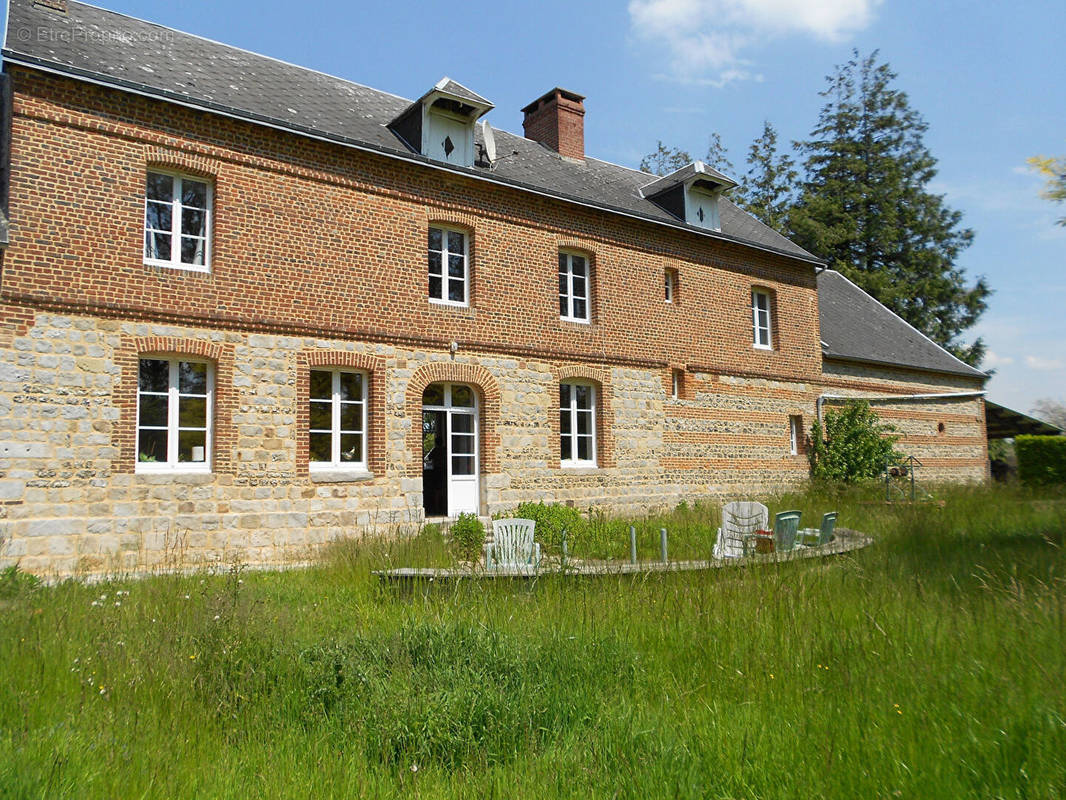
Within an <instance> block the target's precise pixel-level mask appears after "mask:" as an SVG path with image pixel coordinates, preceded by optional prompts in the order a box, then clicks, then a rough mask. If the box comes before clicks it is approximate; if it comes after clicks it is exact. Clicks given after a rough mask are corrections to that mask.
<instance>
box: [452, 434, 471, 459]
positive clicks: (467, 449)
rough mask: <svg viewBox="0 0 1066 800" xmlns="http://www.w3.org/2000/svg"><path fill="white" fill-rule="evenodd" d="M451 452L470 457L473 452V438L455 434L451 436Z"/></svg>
mask: <svg viewBox="0 0 1066 800" xmlns="http://www.w3.org/2000/svg"><path fill="white" fill-rule="evenodd" d="M452 452H453V453H458V454H459V455H464V456H468V455H472V454H473V452H474V437H473V436H463V435H461V434H455V435H453V436H452Z"/></svg>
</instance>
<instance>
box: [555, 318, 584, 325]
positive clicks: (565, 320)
mask: <svg viewBox="0 0 1066 800" xmlns="http://www.w3.org/2000/svg"><path fill="white" fill-rule="evenodd" d="M559 321H560V322H571V323H573V324H575V325H591V324H592V320H588V319H578V318H577V317H559Z"/></svg>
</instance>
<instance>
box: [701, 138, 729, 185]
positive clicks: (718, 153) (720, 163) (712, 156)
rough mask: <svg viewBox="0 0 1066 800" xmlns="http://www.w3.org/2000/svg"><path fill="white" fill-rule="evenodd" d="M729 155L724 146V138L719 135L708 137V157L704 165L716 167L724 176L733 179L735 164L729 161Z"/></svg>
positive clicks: (704, 160) (705, 157)
mask: <svg viewBox="0 0 1066 800" xmlns="http://www.w3.org/2000/svg"><path fill="white" fill-rule="evenodd" d="M727 153H728V151H727V150H726V149H725V145H723V144H722V137H721V136H719V135H718V134H717V133H712V134H711V135H710V136H709V137H707V155H706V156H704V158H703V163H704V164H706V165H707V166H709V167H714V168H715V169H716V170H718V171H719V172H721V173H722V174H723V175H728V176H729V177H732V176H733V162H732V161H730V160H729V156H728V155H727Z"/></svg>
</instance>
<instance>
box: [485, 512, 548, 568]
mask: <svg viewBox="0 0 1066 800" xmlns="http://www.w3.org/2000/svg"><path fill="white" fill-rule="evenodd" d="M535 526H536V523H535V522H534V521H533V520H531V519H518V518H514V519H494V520H493V521H492V542H490V543H488V544H486V545H485V569H522V568H525V569H528V568H532V569H537V567H539V566H540V545H539V544H538V543H537V542H534V541H533V528H534V527H535Z"/></svg>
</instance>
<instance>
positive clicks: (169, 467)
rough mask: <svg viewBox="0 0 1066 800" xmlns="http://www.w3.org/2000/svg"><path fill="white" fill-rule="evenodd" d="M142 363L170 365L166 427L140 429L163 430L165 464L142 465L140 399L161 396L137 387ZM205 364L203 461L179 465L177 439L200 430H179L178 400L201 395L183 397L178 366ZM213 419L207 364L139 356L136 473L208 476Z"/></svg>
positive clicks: (211, 378) (212, 378) (211, 375)
mask: <svg viewBox="0 0 1066 800" xmlns="http://www.w3.org/2000/svg"><path fill="white" fill-rule="evenodd" d="M141 361H166V362H167V363H168V364H169V365H170V371H169V375H168V380H167V391H166V393H165V394H166V396H167V424H166V427H165V428H164V427H162V426H155V425H152V426H148V425H146V426H143V429H144V430H166V432H167V459H166V461H141V458H140V439H141V430H142V425H141V397H142V396H143V395H156V396H158V395H162V394H163V393H162V392H151V391H142V390H141V385H140V370H141ZM183 362H184V363H190V364H205V365H206V366H207V397H206V400H207V402H206V403H205V411H204V413H205V419H204V425H205V428H206V435H205V436H204V460H203V461H179V460H178V439H179V434H180V432H181V431H182V430H199V428H189V427H186V428H182V427H181V426H180V425H179V424H178V423H179V419H178V414H179V406H178V403H179V400H180V398H181V397H200V395H190V394H182V393H181V392H180V391H179V386H178V365H179V364H181V363H183ZM214 417H215V366H214V364H212V363H211V362H210V361H208V360H206V359H202V358H188V357H186V356H172V355H163V354H150V353H144V354H141V355H140V356H139V357H138V359H137V423H136V427H135V428H134V445H133V447H134V452H135V453H136V459H137V462H136V466H135V468H134V471H135V472H144V473H148V472H169V473H179V472H211V462H212V458H213V455H214V438H215V437H214Z"/></svg>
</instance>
